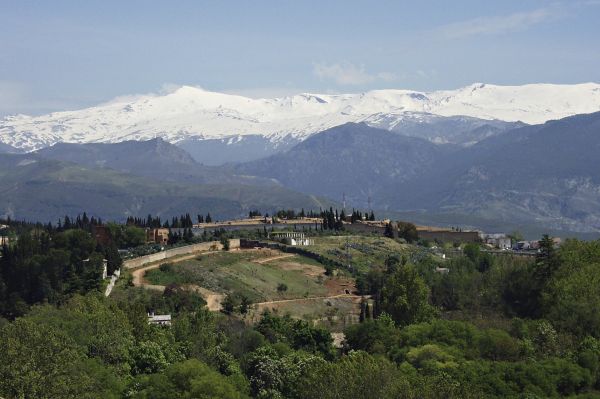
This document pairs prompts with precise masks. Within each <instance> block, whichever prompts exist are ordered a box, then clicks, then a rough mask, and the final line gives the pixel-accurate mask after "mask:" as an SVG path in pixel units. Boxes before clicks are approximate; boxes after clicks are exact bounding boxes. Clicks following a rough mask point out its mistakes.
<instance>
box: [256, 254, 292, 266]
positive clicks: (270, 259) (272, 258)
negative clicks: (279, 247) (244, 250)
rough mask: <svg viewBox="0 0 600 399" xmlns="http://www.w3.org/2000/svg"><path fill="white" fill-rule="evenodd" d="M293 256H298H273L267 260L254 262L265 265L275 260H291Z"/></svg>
mask: <svg viewBox="0 0 600 399" xmlns="http://www.w3.org/2000/svg"><path fill="white" fill-rule="evenodd" d="M293 256H296V255H294V254H286V255H278V256H272V257H270V258H265V259H256V260H253V261H252V262H254V263H258V264H260V265H262V264H263V263H267V262H271V261H273V260H277V259H285V258H291V257H293Z"/></svg>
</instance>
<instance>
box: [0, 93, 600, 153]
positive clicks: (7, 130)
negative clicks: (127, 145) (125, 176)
mask: <svg viewBox="0 0 600 399" xmlns="http://www.w3.org/2000/svg"><path fill="white" fill-rule="evenodd" d="M598 110H600V84H597V83H582V84H576V85H553V84H530V85H523V86H498V85H489V84H473V85H469V86H466V87H463V88H459V89H456V90H440V91H432V92H419V91H412V90H400V89H389V90H374V91H369V92H365V93H358V94H310V93H304V94H298V95H294V96H288V97H280V98H274V99H252V98H247V97H243V96H239V95H230V94H223V93H217V92H210V91H206V90H202V89H199V88H194V87H190V86H183V87H181V88H179V89H177V90H175V91H173V92H171V93H169V94H166V95H161V96H158V95H146V96H135V97H127V98H118V99H115V100H113V101H111V102H108V103H104V104H100V105H97V106H95V107H90V108H86V109H82V110H76V111H63V112H55V113H51V114H48V115H42V116H37V117H29V116H25V115H17V116H10V117H5V118H4V119H2V120H1V121H0V142H3V143H5V144H9V145H11V146H13V147H16V148H20V149H22V150H26V151H31V150H37V149H40V148H43V147H48V146H50V145H52V144H55V143H57V142H60V141H64V142H75V143H87V142H119V141H125V140H146V139H150V138H155V137H163V138H164V139H165V140H167V141H169V142H171V143H177V142H180V141H183V140H186V139H190V138H198V139H222V138H226V137H236V136H244V135H257V134H258V135H262V136H264V137H266V138H268V139H269V140H270V141H271V142H274V143H276V142H278V141H281V140H283V139H285V138H289V137H292V138H294V139H298V140H303V139H305V138H307V137H309V136H311V135H312V134H314V133H317V132H319V131H323V130H326V129H328V128H330V127H333V126H338V125H341V124H344V123H346V122H363V121H366V122H369V120H370V119H372V118H378V119H379V125H378V127H380V128H385V129H388V130H391V129H393V128H394V126H396V125H397V124H398V123H399V121H402V120H403V118H406V117H412V118H415V119H418V118H426V117H427V115H436V116H444V117H451V116H467V117H473V118H478V119H484V120H502V121H507V122H517V121H522V122H525V123H539V122H545V121H547V120H550V119H559V118H562V117H565V116H570V115H574V114H581V113H589V112H595V111H598ZM377 115H379V116H377ZM382 117H383V119H385V120H386V122H385V124H382V122H381V119H382ZM374 123H375V122H374Z"/></svg>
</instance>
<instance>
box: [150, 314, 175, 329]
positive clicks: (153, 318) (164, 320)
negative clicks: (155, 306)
mask: <svg viewBox="0 0 600 399" xmlns="http://www.w3.org/2000/svg"><path fill="white" fill-rule="evenodd" d="M148 324H155V325H159V326H170V325H171V315H170V314H156V315H155V314H154V313H148Z"/></svg>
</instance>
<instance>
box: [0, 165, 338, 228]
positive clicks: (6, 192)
mask: <svg viewBox="0 0 600 399" xmlns="http://www.w3.org/2000/svg"><path fill="white" fill-rule="evenodd" d="M0 199H1V201H0V216H1V217H11V218H13V219H26V220H32V221H44V222H46V221H53V222H56V221H57V220H58V219H59V218H62V217H64V216H65V215H71V216H73V215H77V214H80V213H82V212H84V211H86V212H88V214H90V215H96V216H99V217H102V218H103V219H105V220H106V219H108V220H124V219H125V218H127V216H144V215H148V214H149V213H151V214H153V215H158V216H163V217H171V216H173V215H180V214H184V213H188V212H189V213H191V214H192V215H195V214H196V213H198V214H199V213H202V214H206V213H207V212H210V213H211V215H212V216H213V217H214V218H216V219H224V218H235V217H240V216H244V215H247V214H248V211H250V210H254V209H263V210H268V211H269V212H272V211H274V210H277V209H283V208H294V209H296V208H298V209H299V208H301V207H304V208H306V209H319V208H320V207H329V206H331V205H332V204H333V202H331V201H328V200H324V199H322V198H318V197H315V196H312V195H306V194H301V193H298V192H294V191H292V190H289V189H286V188H284V187H281V186H277V185H270V186H257V185H247V184H240V183H214V184H184V183H181V182H174V181H166V180H158V179H156V178H147V177H140V176H139V175H133V174H129V173H123V172H120V171H117V170H114V169H110V168H100V167H96V168H91V167H85V166H82V165H80V164H75V163H71V162H65V161H58V160H52V159H45V158H42V157H41V156H40V155H37V154H0Z"/></svg>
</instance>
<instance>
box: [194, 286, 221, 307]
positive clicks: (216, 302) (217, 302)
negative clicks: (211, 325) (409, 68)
mask: <svg viewBox="0 0 600 399" xmlns="http://www.w3.org/2000/svg"><path fill="white" fill-rule="evenodd" d="M189 287H190V288H191V289H193V290H194V291H196V292H197V293H199V294H200V295H202V298H204V300H205V301H206V307H207V308H208V310H210V311H211V312H218V311H219V310H221V309H222V308H223V307H222V306H221V303H222V302H223V299H225V294H219V293H218V292H214V291H211V290H209V289H206V288H204V287H200V286H198V285H190V286H189Z"/></svg>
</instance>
